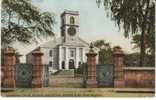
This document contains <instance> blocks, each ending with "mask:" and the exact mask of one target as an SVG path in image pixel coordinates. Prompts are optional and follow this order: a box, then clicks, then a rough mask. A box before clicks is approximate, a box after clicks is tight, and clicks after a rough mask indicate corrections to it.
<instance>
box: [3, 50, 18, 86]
mask: <svg viewBox="0 0 156 100" xmlns="http://www.w3.org/2000/svg"><path fill="white" fill-rule="evenodd" d="M15 64H16V57H15V51H14V50H13V49H12V48H6V49H4V65H3V66H2V71H3V80H2V85H3V87H4V88H15V87H16V84H15Z"/></svg>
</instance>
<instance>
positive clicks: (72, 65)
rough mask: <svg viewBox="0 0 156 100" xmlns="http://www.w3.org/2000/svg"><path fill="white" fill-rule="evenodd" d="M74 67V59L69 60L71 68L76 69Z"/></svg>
mask: <svg viewBox="0 0 156 100" xmlns="http://www.w3.org/2000/svg"><path fill="white" fill-rule="evenodd" d="M74 68H75V64H74V60H73V59H70V60H69V69H74Z"/></svg>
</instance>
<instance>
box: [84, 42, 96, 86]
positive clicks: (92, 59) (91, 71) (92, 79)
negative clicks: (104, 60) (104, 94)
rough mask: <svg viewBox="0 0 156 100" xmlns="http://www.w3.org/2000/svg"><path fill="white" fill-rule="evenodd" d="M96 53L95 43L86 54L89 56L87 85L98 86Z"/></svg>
mask: <svg viewBox="0 0 156 100" xmlns="http://www.w3.org/2000/svg"><path fill="white" fill-rule="evenodd" d="M96 55H97V53H95V52H94V50H93V44H91V45H90V50H89V53H87V54H86V56H87V80H86V87H90V88H96V87H97V81H96Z"/></svg>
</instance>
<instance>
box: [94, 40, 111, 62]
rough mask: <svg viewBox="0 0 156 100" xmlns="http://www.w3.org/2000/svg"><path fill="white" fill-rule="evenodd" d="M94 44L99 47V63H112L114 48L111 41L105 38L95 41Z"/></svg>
mask: <svg viewBox="0 0 156 100" xmlns="http://www.w3.org/2000/svg"><path fill="white" fill-rule="evenodd" d="M93 44H94V46H95V47H97V48H99V49H100V50H99V63H100V64H104V63H112V48H111V46H110V43H108V42H105V41H104V40H97V41H95V42H93Z"/></svg>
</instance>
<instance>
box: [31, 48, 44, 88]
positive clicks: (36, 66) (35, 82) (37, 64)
mask: <svg viewBox="0 0 156 100" xmlns="http://www.w3.org/2000/svg"><path fill="white" fill-rule="evenodd" d="M32 55H33V61H32V62H33V72H32V77H33V78H32V87H33V88H41V87H42V86H43V82H42V74H43V73H42V72H43V71H42V70H43V64H42V56H43V53H42V52H41V51H40V48H38V49H36V50H35V51H33V53H32Z"/></svg>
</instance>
